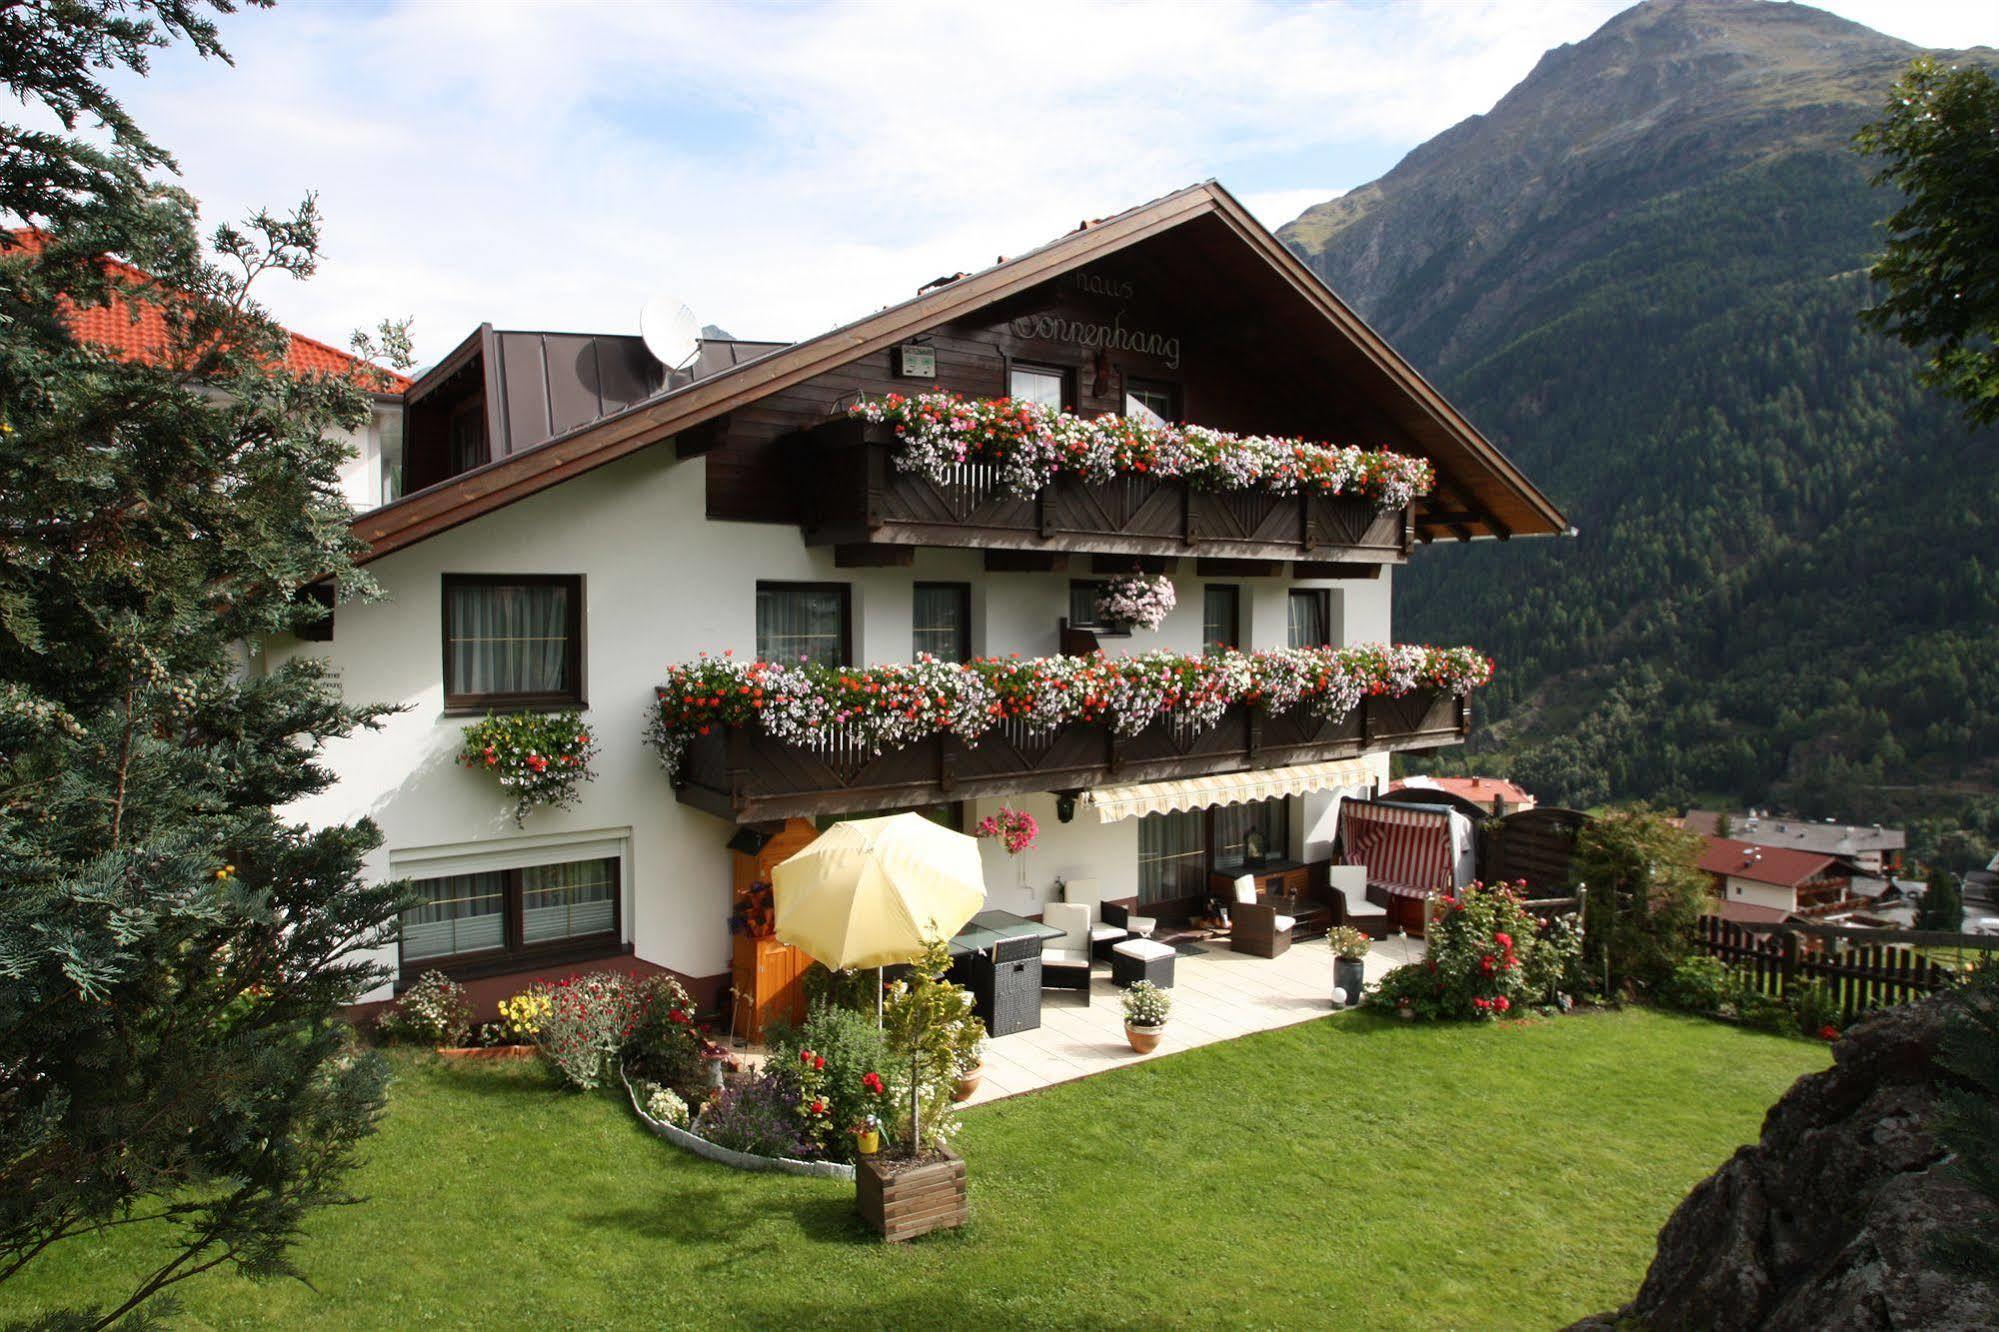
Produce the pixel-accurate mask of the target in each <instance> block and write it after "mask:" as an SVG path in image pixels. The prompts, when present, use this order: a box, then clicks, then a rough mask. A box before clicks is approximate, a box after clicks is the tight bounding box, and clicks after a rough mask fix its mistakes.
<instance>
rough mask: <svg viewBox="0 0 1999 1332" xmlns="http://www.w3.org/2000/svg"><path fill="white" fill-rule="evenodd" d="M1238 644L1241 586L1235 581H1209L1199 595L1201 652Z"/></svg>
mask: <svg viewBox="0 0 1999 1332" xmlns="http://www.w3.org/2000/svg"><path fill="white" fill-rule="evenodd" d="M1241 645H1242V589H1241V588H1239V587H1237V586H1236V585H1235V584H1234V583H1209V584H1208V585H1207V588H1206V590H1205V591H1204V592H1203V593H1202V594H1201V651H1203V652H1216V651H1219V650H1221V649H1222V648H1232V647H1240V646H1241Z"/></svg>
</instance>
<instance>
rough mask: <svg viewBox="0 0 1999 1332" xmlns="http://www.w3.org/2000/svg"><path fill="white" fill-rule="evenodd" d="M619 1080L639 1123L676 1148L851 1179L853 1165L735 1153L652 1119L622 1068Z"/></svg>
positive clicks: (740, 1164) (720, 1159) (724, 1161)
mask: <svg viewBox="0 0 1999 1332" xmlns="http://www.w3.org/2000/svg"><path fill="white" fill-rule="evenodd" d="M618 1081H620V1082H622V1083H624V1084H625V1095H626V1096H627V1097H629V1098H630V1100H631V1103H632V1113H633V1114H635V1115H637V1116H638V1117H639V1122H640V1123H641V1124H644V1125H645V1126H646V1127H647V1128H649V1129H651V1130H652V1131H653V1132H654V1133H655V1134H657V1135H658V1136H659V1137H662V1138H664V1139H666V1140H667V1141H668V1142H670V1143H672V1144H674V1145H675V1146H676V1147H684V1148H686V1149H687V1150H688V1151H690V1152H693V1153H694V1154H695V1155H696V1156H700V1157H705V1158H706V1159H708V1160H710V1161H714V1162H716V1163H717V1164H719V1165H725V1166H729V1167H730V1168H732V1169H735V1170H776V1171H779V1172H781V1173H783V1174H787V1175H807V1176H810V1177H812V1178H815V1179H843V1180H846V1181H848V1182H849V1183H852V1182H853V1178H854V1168H853V1167H852V1166H850V1165H844V1164H842V1163H841V1162H839V1161H794V1160H793V1159H792V1158H790V1157H788V1156H755V1155H752V1154H751V1153H749V1152H738V1151H733V1150H731V1149H730V1148H727V1147H720V1146H717V1145H716V1144H714V1143H712V1142H710V1141H708V1140H707V1139H706V1138H704V1137H702V1136H700V1135H699V1134H697V1133H689V1132H688V1131H687V1130H686V1129H684V1128H677V1127H675V1126H674V1125H672V1124H669V1123H667V1122H666V1121H665V1120H663V1119H654V1118H653V1117H652V1116H651V1115H649V1114H647V1113H646V1112H645V1107H644V1106H642V1105H640V1104H639V1093H638V1089H637V1088H635V1087H633V1086H632V1080H631V1079H630V1078H628V1077H626V1076H625V1070H624V1069H623V1068H619V1070H618Z"/></svg>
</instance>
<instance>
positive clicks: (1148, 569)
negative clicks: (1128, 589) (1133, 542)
mask: <svg viewBox="0 0 1999 1332" xmlns="http://www.w3.org/2000/svg"><path fill="white" fill-rule="evenodd" d="M1179 567H1180V560H1179V558H1178V557H1177V556H1173V555H1092V556H1090V572H1091V573H1100V574H1121V573H1131V572H1133V571H1134V570H1136V571H1137V572H1139V573H1149V574H1170V573H1174V572H1176V571H1177V570H1178V569H1179Z"/></svg>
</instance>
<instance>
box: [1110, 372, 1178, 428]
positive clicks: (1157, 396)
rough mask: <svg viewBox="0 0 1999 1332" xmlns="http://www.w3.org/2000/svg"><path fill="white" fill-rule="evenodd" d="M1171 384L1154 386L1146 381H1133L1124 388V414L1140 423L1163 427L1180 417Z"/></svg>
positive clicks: (1154, 384)
mask: <svg viewBox="0 0 1999 1332" xmlns="http://www.w3.org/2000/svg"><path fill="white" fill-rule="evenodd" d="M1175 396H1176V395H1175V394H1174V392H1173V386H1172V385H1171V384H1156V383H1152V382H1150V381H1148V380H1143V379H1134V380H1131V381H1129V382H1128V383H1126V385H1125V388H1124V414H1125V415H1126V416H1129V417H1133V418H1135V419H1137V420H1140V421H1151V422H1154V423H1155V424H1160V425H1164V424H1165V423H1166V422H1169V421H1176V420H1178V419H1179V417H1180V408H1179V404H1178V403H1176V402H1175V401H1174V399H1175Z"/></svg>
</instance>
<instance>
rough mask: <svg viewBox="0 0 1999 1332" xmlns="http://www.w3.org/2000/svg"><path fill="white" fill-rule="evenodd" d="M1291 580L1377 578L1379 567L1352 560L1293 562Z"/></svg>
mask: <svg viewBox="0 0 1999 1332" xmlns="http://www.w3.org/2000/svg"><path fill="white" fill-rule="evenodd" d="M1291 576H1292V577H1293V578H1379V577H1381V566H1380V565H1378V564H1361V563H1358V562H1356V561H1352V560H1293V561H1291Z"/></svg>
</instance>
